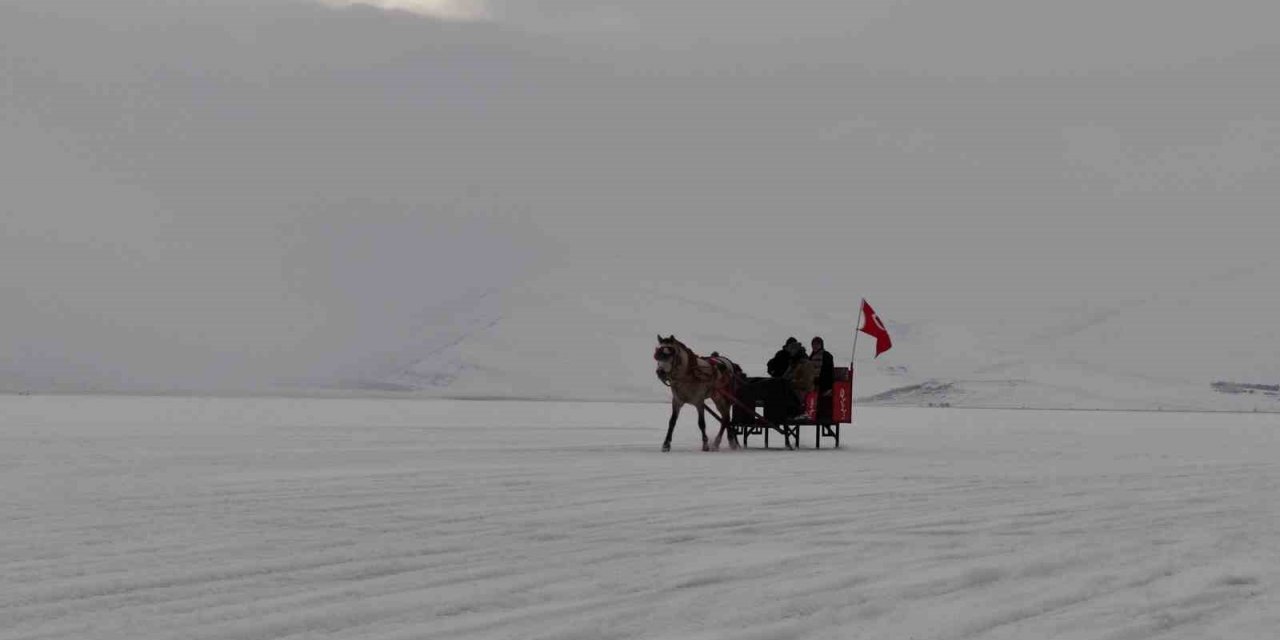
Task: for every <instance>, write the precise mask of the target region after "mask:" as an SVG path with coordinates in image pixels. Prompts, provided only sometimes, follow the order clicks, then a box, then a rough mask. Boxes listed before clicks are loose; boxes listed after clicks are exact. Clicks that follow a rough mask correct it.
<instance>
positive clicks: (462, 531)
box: [0, 396, 1280, 640]
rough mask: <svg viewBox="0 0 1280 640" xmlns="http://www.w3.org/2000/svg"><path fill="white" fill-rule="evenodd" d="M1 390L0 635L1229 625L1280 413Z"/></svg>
mask: <svg viewBox="0 0 1280 640" xmlns="http://www.w3.org/2000/svg"><path fill="white" fill-rule="evenodd" d="M856 417H857V420H858V424H857V426H856V427H854V428H852V429H849V430H847V431H846V432H845V446H844V447H843V448H841V449H839V450H832V449H830V448H825V447H824V449H822V450H820V451H814V450H813V449H812V448H811V447H812V441H811V440H809V438H811V437H812V436H811V433H806V434H805V437H806V440H805V444H806V446H808V447H809V448H807V449H804V450H801V451H797V452H785V451H781V450H776V449H775V450H773V451H763V450H758V449H753V450H749V451H745V452H731V451H727V450H725V451H721V452H717V453H702V452H700V451H698V450H697V444H698V438H697V431H696V428H695V427H694V424H693V422H692V421H691V418H692V414H691V413H690V414H688V415H685V416H684V418H683V420H682V423H681V424H680V425H678V426H677V431H676V437H675V440H674V450H673V451H672V452H671V453H669V454H662V453H660V452H659V444H660V442H661V440H662V436H663V430H664V427H665V418H666V408H665V407H664V406H662V405H654V404H632V405H628V404H604V403H582V404H570V403H519V402H489V403H485V402H456V401H393V400H354V399H309V400H307V399H252V400H244V399H181V398H170V399H157V398H150V399H148V398H127V397H114V398H99V397H41V396H32V397H12V396H11V397H3V398H0V486H3V487H4V490H3V491H2V492H0V506H2V508H3V513H4V519H3V525H0V527H2V528H0V550H2V553H0V563H2V564H0V638H4V639H14V640H16V639H18V638H31V639H34V638H77V639H83V638H120V639H129V640H138V639H144V638H184V639H193V640H199V639H206V638H208V639H212V638H237V639H250V638H315V637H335V638H361V639H368V640H375V639H376V640H391V639H406V640H407V639H427V638H512V639H516V638H518V639H521V640H529V639H535V638H561V639H564V638H582V639H590V640H597V639H605V638H734V639H741V638H760V639H764V638H778V639H781V638H904V639H905V638H919V639H925V638H1017V639H1026V638H1037V639H1039V638H1115V639H1130V638H1242V639H1250V640H1254V639H1259V638H1270V637H1275V636H1274V634H1275V632H1276V631H1275V630H1276V629H1278V628H1280V416H1276V415H1263V414H1254V415H1251V414H1173V413H1109V412H1065V411H1064V412H1032V411H980V410H930V409H908V408H858V409H857V416H856Z"/></svg>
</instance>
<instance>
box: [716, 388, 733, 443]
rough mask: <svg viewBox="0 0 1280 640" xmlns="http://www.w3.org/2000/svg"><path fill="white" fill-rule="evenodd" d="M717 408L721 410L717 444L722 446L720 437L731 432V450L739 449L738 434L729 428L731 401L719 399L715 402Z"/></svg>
mask: <svg viewBox="0 0 1280 640" xmlns="http://www.w3.org/2000/svg"><path fill="white" fill-rule="evenodd" d="M715 403H716V408H717V409H719V410H720V434H719V435H717V436H716V444H720V436H722V435H724V432H725V431H728V432H729V448H730V449H735V450H736V449H737V448H738V434H737V433H735V432H734V431H733V430H732V429H730V428H729V401H728V400H727V399H725V398H717V399H716V400H715Z"/></svg>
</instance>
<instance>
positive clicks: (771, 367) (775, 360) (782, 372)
mask: <svg viewBox="0 0 1280 640" xmlns="http://www.w3.org/2000/svg"><path fill="white" fill-rule="evenodd" d="M793 345H794V346H799V345H800V341H799V340H796V339H795V338H787V342H786V344H784V345H782V348H781V349H778V352H777V353H775V354H773V357H772V358H770V359H769V363H768V364H766V365H765V369H766V370H767V371H768V372H769V377H771V378H782V377H784V376H786V375H787V372H788V371H790V370H791V365H792V363H793V362H794V361H795V356H794V349H793V348H792V347H793Z"/></svg>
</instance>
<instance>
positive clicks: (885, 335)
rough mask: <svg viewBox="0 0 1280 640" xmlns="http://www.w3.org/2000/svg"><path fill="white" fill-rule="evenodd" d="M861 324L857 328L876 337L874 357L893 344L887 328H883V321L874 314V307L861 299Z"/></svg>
mask: <svg viewBox="0 0 1280 640" xmlns="http://www.w3.org/2000/svg"><path fill="white" fill-rule="evenodd" d="M862 318H863V320H862V326H861V327H858V330H859V331H861V332H863V333H865V334H867V335H869V336H871V337H873V338H875V339H876V357H877V358H879V357H880V354H882V353H884V352H886V351H888V350H889V348H890V347H892V346H893V340H890V339H889V330H888V329H885V328H884V321H883V320H881V319H880V316H878V315H876V312H875V309H872V308H871V305H869V304H867V301H866V300H865V299H863V301H862Z"/></svg>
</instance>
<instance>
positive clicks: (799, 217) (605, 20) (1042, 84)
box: [0, 0, 1280, 389]
mask: <svg viewBox="0 0 1280 640" xmlns="http://www.w3.org/2000/svg"><path fill="white" fill-rule="evenodd" d="M350 4H351V3H346V2H341V1H339V0H334V1H333V2H319V1H318V0H317V1H310V0H252V1H250V0H226V1H216V2H215V1H209V0H204V1H199V2H196V1H194V0H188V1H184V0H116V1H113V2H100V1H97V0H94V1H87V0H66V1H54V0H0V103H2V105H3V109H2V110H0V140H2V141H3V144H2V145H0V174H3V175H4V176H5V188H4V189H3V191H2V192H0V216H3V220H4V234H3V236H0V265H2V266H3V268H2V269H0V289H2V290H3V299H4V300H5V309H6V313H5V317H4V322H3V323H0V383H2V384H3V386H4V387H5V388H14V387H37V388H41V387H49V388H96V389H141V388H145V389H167V388H183V389H196V388H199V389H232V388H234V389H249V388H260V387H263V386H265V385H269V384H272V383H277V382H280V381H319V382H327V381H331V380H334V379H338V378H342V377H346V376H349V375H351V372H352V371H359V370H360V368H361V367H362V366H363V364H362V363H364V362H365V361H366V360H368V359H369V358H370V357H371V356H370V354H376V353H381V352H386V351H393V350H395V349H396V348H398V345H401V344H403V343H405V342H407V341H412V340H415V339H419V338H420V336H419V333H420V331H421V330H422V323H423V322H424V320H423V318H426V317H429V316H430V315H431V314H432V313H433V309H435V308H437V307H439V306H440V305H447V304H448V301H450V300H453V299H457V298H458V297H460V296H465V295H468V294H470V293H474V292H475V291H480V290H485V289H488V288H492V287H506V286H513V285H518V284H519V283H520V282H521V281H522V279H524V278H528V277H530V275H531V274H536V273H539V272H540V271H541V270H543V269H546V268H552V267H557V268H563V267H564V266H565V265H566V264H567V265H580V268H582V269H600V268H604V267H605V266H607V265H608V264H610V262H611V261H613V260H617V259H619V258H629V259H634V260H636V261H641V262H642V261H643V260H645V259H652V258H654V257H655V256H656V255H664V256H667V255H669V256H674V257H671V258H669V259H671V260H677V261H678V260H689V261H692V262H694V263H696V262H697V260H703V259H706V258H705V257H704V256H705V255H706V254H705V253H702V252H703V251H705V248H706V247H709V246H712V247H723V248H725V249H724V250H726V251H728V250H731V251H733V252H736V254H737V255H740V256H749V258H745V259H742V262H743V264H744V265H747V266H744V267H743V268H744V269H747V270H748V271H749V272H750V273H748V274H747V277H748V278H756V279H760V280H771V281H776V284H782V285H788V284H794V285H795V286H813V287H820V286H821V284H820V283H815V281H814V280H813V279H812V278H811V277H810V274H812V273H814V272H816V271H821V270H823V269H828V268H830V269H845V268H846V267H847V268H850V269H852V268H855V267H857V268H860V269H862V273H870V272H871V270H877V271H881V272H883V273H885V274H893V275H892V276H889V275H886V276H885V277H884V278H881V279H879V280H880V281H879V282H875V283H874V284H873V282H874V281H875V279H873V278H871V277H870V276H868V277H867V281H864V283H863V285H862V289H861V291H863V292H866V291H867V290H870V291H872V292H874V293H876V294H878V295H880V296H881V297H882V299H883V298H884V297H890V299H891V300H892V302H893V306H894V307H895V308H896V309H898V312H899V313H900V314H902V315H903V316H904V317H907V318H915V319H919V318H928V317H930V316H938V315H942V314H954V315H955V316H957V317H962V318H964V319H965V320H966V321H968V322H973V323H982V322H984V321H985V320H987V319H993V317H994V316H995V314H999V317H1002V318H1008V317H1009V315H1010V314H1011V313H1014V312H1015V310H1016V309H1017V308H1019V307H1025V306H1027V305H1028V304H1031V305H1047V304H1050V303H1051V302H1053V301H1055V300H1056V301H1059V302H1060V301H1061V300H1062V299H1064V298H1065V299H1068V300H1082V299H1088V298H1090V297H1092V296H1103V297H1106V296H1112V297H1115V298H1121V299H1122V298H1125V297H1126V296H1130V295H1132V293H1133V292H1134V291H1142V290H1148V289H1151V288H1153V287H1159V286H1170V282H1171V280H1170V278H1175V279H1176V278H1181V277H1189V276H1190V275H1191V274H1194V273H1196V272H1202V273H1203V272H1211V271H1212V270H1214V269H1216V268H1218V267H1220V266H1230V265H1231V264H1235V263H1237V262H1241V263H1253V262H1257V261H1265V260H1269V259H1270V255H1271V252H1272V251H1271V245H1272V244H1273V243H1274V239H1275V238H1276V237H1278V236H1277V232H1280V222H1277V221H1276V216H1275V211H1274V207H1275V203H1276V202H1277V198H1278V197H1280V186H1277V185H1280V180H1277V178H1280V159H1278V157H1280V88H1278V87H1277V80H1276V74H1275V70H1276V69H1277V68H1280V35H1277V32H1276V30H1275V29H1274V24H1275V23H1276V20H1275V18H1276V17H1277V16H1276V13H1277V10H1276V9H1275V8H1274V4H1273V3H1270V2H1263V1H1251V0H1234V1H1224V2H1217V3H1205V2H1193V1H1189V0H1174V1H1170V0H1162V1H1159V2H1157V1H1155V0H1140V1H1133V2H1123V3H1117V2H1114V1H1106V2H1104V1H1102V0H1083V1H1080V2H1073V3H1063V2H1028V1H1025V0H1023V1H1015V0H975V1H974V2H965V3H956V2H950V1H944V0H921V1H916V2H895V1H890V0H876V1H873V2H859V3H839V2H754V1H744V0H735V1H732V2H730V1H728V0H703V1H701V2H696V3H690V2H675V1H673V0H646V1H644V2H639V1H632V2H609V1H596V0H593V1H587V0H562V1H546V2H527V1H516V0H510V1H499V0H490V1H488V2H481V1H480V0H473V1H470V2H468V1H466V0H453V1H430V0H385V1H383V2H376V3H372V4H381V5H385V6H386V7H388V8H389V10H382V9H377V8H371V7H369V6H347V5H350ZM780 241H781V242H783V243H786V244H788V245H790V246H791V247H796V248H799V250H798V251H793V252H789V256H788V258H787V259H781V258H780V257H779V255H778V253H777V248H778V247H779V242H780ZM796 253H803V254H804V256H805V257H801V258H797V257H795V254H796ZM833 255H840V256H850V258H849V260H850V261H851V262H850V263H848V264H844V263H836V264H829V263H827V262H823V260H824V258H823V257H822V256H833ZM827 260H828V262H829V259H827ZM1152 265H1157V266H1158V268H1156V269H1154V270H1153V269H1151V266H1152ZM1155 272H1160V273H1164V274H1166V275H1157V274H1156V273H1155ZM1117 273H1122V274H1125V277H1124V278H1117V277H1116V274H1117ZM1148 279H1149V280H1148ZM1118 281H1121V282H1120V283H1118ZM974 282H981V283H984V284H983V289H982V290H981V294H982V295H974V291H973V283H974ZM1172 282H1175V283H1176V280H1174V281H1172ZM1257 295H1271V293H1270V292H1262V291H1259V292H1257Z"/></svg>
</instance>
